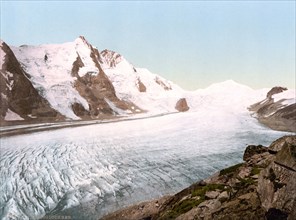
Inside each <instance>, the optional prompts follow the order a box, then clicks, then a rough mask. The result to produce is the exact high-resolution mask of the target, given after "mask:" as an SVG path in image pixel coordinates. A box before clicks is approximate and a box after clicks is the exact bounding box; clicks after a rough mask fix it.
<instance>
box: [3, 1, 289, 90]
mask: <svg viewBox="0 0 296 220" xmlns="http://www.w3.org/2000/svg"><path fill="white" fill-rule="evenodd" d="M79 35H84V36H85V37H86V39H88V41H89V42H90V43H92V44H93V45H94V46H97V47H98V49H99V50H103V49H105V48H108V49H111V50H115V51H117V52H119V53H121V54H122V55H123V56H124V57H125V58H126V59H127V60H129V61H130V62H131V63H132V64H134V65H135V66H137V67H145V68H148V69H149V70H150V71H152V72H154V73H158V74H160V75H162V76H163V77H165V78H167V79H170V80H172V81H174V82H175V83H177V84H179V85H181V86H182V87H183V88H185V89H191V90H193V89H197V88H204V87H206V86H208V85H210V84H212V83H215V82H220V81H224V80H227V79H233V80H235V81H237V82H239V83H242V84H245V85H248V86H250V87H252V88H263V87H272V86H275V85H282V86H287V87H290V88H295V1H162V2H156V1H139V2H135V1H72V2H71V1H64V2H62V1H30V2H29V1H1V39H3V40H4V41H5V42H7V43H8V44H9V45H15V46H18V45H22V44H34V45H38V44H45V43H63V42H69V41H73V40H74V39H75V38H77V37H78V36H79Z"/></svg>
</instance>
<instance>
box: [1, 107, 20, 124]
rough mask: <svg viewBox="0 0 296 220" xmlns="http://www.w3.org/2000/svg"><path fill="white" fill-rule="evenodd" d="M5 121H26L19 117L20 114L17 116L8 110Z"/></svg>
mask: <svg viewBox="0 0 296 220" xmlns="http://www.w3.org/2000/svg"><path fill="white" fill-rule="evenodd" d="M4 120H5V121H18V120H24V119H23V118H22V117H21V116H19V115H18V114H16V113H15V112H13V111H11V110H10V109H8V110H7V112H6V115H5V118H4Z"/></svg>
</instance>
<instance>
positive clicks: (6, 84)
mask: <svg viewBox="0 0 296 220" xmlns="http://www.w3.org/2000/svg"><path fill="white" fill-rule="evenodd" d="M1 49H2V50H3V52H4V53H5V54H6V55H5V60H4V63H3V65H2V67H1V75H0V84H1V87H0V92H1V94H2V95H1V97H0V104H1V121H3V122H4V118H5V114H6V112H7V110H8V109H10V110H12V111H13V112H15V113H17V114H18V115H19V116H21V117H22V118H24V119H25V120H33V119H34V118H36V117H38V118H51V119H52V120H53V119H62V118H63V117H62V116H61V115H60V114H59V113H58V112H57V111H55V110H54V109H52V108H51V107H50V105H49V103H48V102H47V100H45V99H44V98H43V97H42V96H40V95H39V93H38V92H37V90H36V89H35V88H34V87H33V85H32V83H31V82H30V81H29V79H28V77H27V75H26V72H25V71H24V70H23V68H22V67H21V65H20V63H19V62H18V60H17V59H16V57H15V55H14V53H13V52H12V50H11V49H10V48H9V46H8V45H7V44H6V43H4V42H3V43H2V47H1Z"/></svg>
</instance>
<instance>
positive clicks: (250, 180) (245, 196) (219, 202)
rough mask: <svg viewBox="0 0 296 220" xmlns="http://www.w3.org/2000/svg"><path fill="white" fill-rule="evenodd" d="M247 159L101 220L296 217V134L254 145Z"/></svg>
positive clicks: (270, 218)
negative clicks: (265, 143)
mask: <svg viewBox="0 0 296 220" xmlns="http://www.w3.org/2000/svg"><path fill="white" fill-rule="evenodd" d="M243 159H244V162H243V163H241V164H237V165H234V166H231V167H228V168H226V169H223V170H221V171H220V172H218V173H216V174H215V175H213V176H211V177H209V178H208V179H206V180H202V181H200V182H197V183H195V184H193V185H191V186H190V187H188V188H186V189H184V190H182V191H181V192H179V193H177V194H175V195H173V196H168V197H163V198H160V199H159V200H154V201H151V202H144V203H141V204H139V205H135V206H131V207H129V208H126V209H123V210H119V211H117V212H115V213H111V214H109V215H107V216H105V217H103V218H102V219H103V220H109V219H110V220H111V219H121V220H127V219H129V220H140V219H147V220H148V219H151V220H156V219H159V220H160V219H162V220H163V219H179V220H189V219H190V220H191V219H192V220H193V219H208V220H211V219H214V220H215V219H254V220H256V219H258V220H259V219H260V220H261V219H266V220H275V219H286V220H294V219H296V183H295V179H296V136H295V135H294V136H284V137H282V138H279V139H278V140H276V141H274V142H273V143H272V144H271V145H270V146H269V147H264V146H262V145H258V146H256V145H250V146H248V147H247V148H246V150H245V153H244V157H243Z"/></svg>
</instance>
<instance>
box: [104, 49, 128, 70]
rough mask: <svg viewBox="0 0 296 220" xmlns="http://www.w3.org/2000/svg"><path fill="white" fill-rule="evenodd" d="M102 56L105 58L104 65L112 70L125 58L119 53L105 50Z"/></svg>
mask: <svg viewBox="0 0 296 220" xmlns="http://www.w3.org/2000/svg"><path fill="white" fill-rule="evenodd" d="M100 54H101V56H102V57H103V60H104V63H105V64H107V65H108V66H110V67H111V68H114V67H116V65H117V64H118V63H120V62H121V61H122V60H123V57H122V56H121V55H120V54H119V53H116V52H114V51H111V50H107V49H105V50H103V51H102V52H101V53H100Z"/></svg>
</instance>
